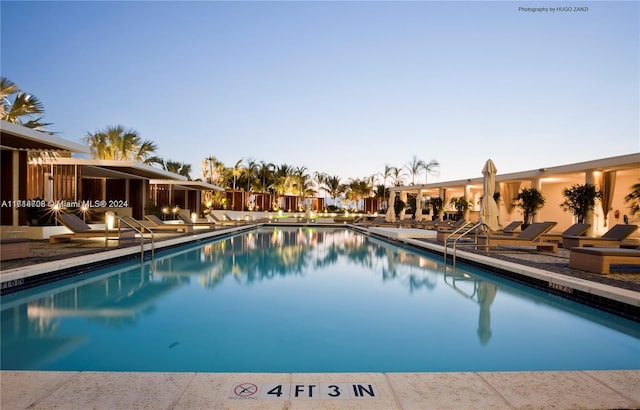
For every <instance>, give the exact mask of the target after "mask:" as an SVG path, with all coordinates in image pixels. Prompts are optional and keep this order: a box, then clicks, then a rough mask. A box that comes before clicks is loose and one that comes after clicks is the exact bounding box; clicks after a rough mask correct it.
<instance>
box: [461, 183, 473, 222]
mask: <svg viewBox="0 0 640 410" xmlns="http://www.w3.org/2000/svg"><path fill="white" fill-rule="evenodd" d="M470 196H471V185H465V186H464V200H465V201H467V204H468V203H469V197H470ZM470 212H471V210H470V209H469V207H468V206H467V209H465V211H464V213H463V215H462V217H463V218H464V220H465V221H468V220H469V213H470Z"/></svg>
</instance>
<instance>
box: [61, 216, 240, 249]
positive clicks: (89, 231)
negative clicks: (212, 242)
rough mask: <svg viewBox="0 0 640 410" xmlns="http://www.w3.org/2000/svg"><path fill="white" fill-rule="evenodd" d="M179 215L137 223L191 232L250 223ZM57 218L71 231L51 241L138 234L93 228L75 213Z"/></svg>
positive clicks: (148, 228) (142, 226)
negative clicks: (173, 219)
mask: <svg viewBox="0 0 640 410" xmlns="http://www.w3.org/2000/svg"><path fill="white" fill-rule="evenodd" d="M177 215H178V218H179V221H178V223H167V222H165V221H163V220H162V219H160V218H158V217H157V216H155V215H146V216H145V220H143V221H137V225H138V228H140V229H141V230H142V231H143V232H145V231H147V232H176V233H180V232H182V233H190V232H193V231H194V229H195V228H204V229H215V228H216V227H217V226H235V225H241V224H245V223H249V222H247V221H244V220H231V219H230V220H220V219H218V218H216V217H215V215H207V217H208V218H207V222H193V221H192V220H190V219H189V218H188V217H186V216H185V215H182V214H177ZM56 220H57V221H58V222H59V223H61V224H62V225H64V226H65V227H66V228H67V229H69V230H70V231H71V233H64V234H58V235H51V236H50V237H49V242H50V243H59V242H69V241H71V240H72V239H82V238H104V239H105V242H106V241H108V240H110V239H117V240H123V239H133V238H135V236H136V231H135V230H134V229H131V228H122V227H121V228H120V229H113V230H106V229H95V228H92V227H91V226H90V225H88V224H87V223H86V222H84V221H83V220H82V219H80V218H78V217H77V216H76V215H74V214H60V215H58V216H57V217H56Z"/></svg>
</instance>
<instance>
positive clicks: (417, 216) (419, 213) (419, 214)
mask: <svg viewBox="0 0 640 410" xmlns="http://www.w3.org/2000/svg"><path fill="white" fill-rule="evenodd" d="M413 218H414V219H415V220H416V221H419V220H421V219H422V190H421V189H419V190H418V196H417V197H416V213H415V215H414V216H413Z"/></svg>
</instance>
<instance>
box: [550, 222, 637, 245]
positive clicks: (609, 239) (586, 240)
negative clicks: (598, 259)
mask: <svg viewBox="0 0 640 410" xmlns="http://www.w3.org/2000/svg"><path fill="white" fill-rule="evenodd" d="M636 229H638V226H637V225H627V224H618V225H615V226H614V227H613V228H611V229H609V230H608V231H607V232H605V233H604V235H602V236H600V237H597V238H594V237H589V236H564V237H563V238H562V247H563V248H566V249H571V248H576V247H579V246H597V247H620V244H621V243H622V240H623V239H625V238H627V237H628V236H630V235H631V234H632V233H633V232H635V230H636Z"/></svg>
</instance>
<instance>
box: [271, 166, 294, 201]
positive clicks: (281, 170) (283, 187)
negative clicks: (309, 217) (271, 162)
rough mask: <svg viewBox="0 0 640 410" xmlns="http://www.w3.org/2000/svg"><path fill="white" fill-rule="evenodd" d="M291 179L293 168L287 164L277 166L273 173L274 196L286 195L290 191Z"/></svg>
mask: <svg viewBox="0 0 640 410" xmlns="http://www.w3.org/2000/svg"><path fill="white" fill-rule="evenodd" d="M292 177H293V167H291V166H290V165H287V164H282V165H279V166H278V167H277V168H276V170H275V173H274V183H273V189H274V190H275V192H276V196H278V197H279V196H281V195H284V194H286V193H287V192H289V191H290V190H291V180H292Z"/></svg>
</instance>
